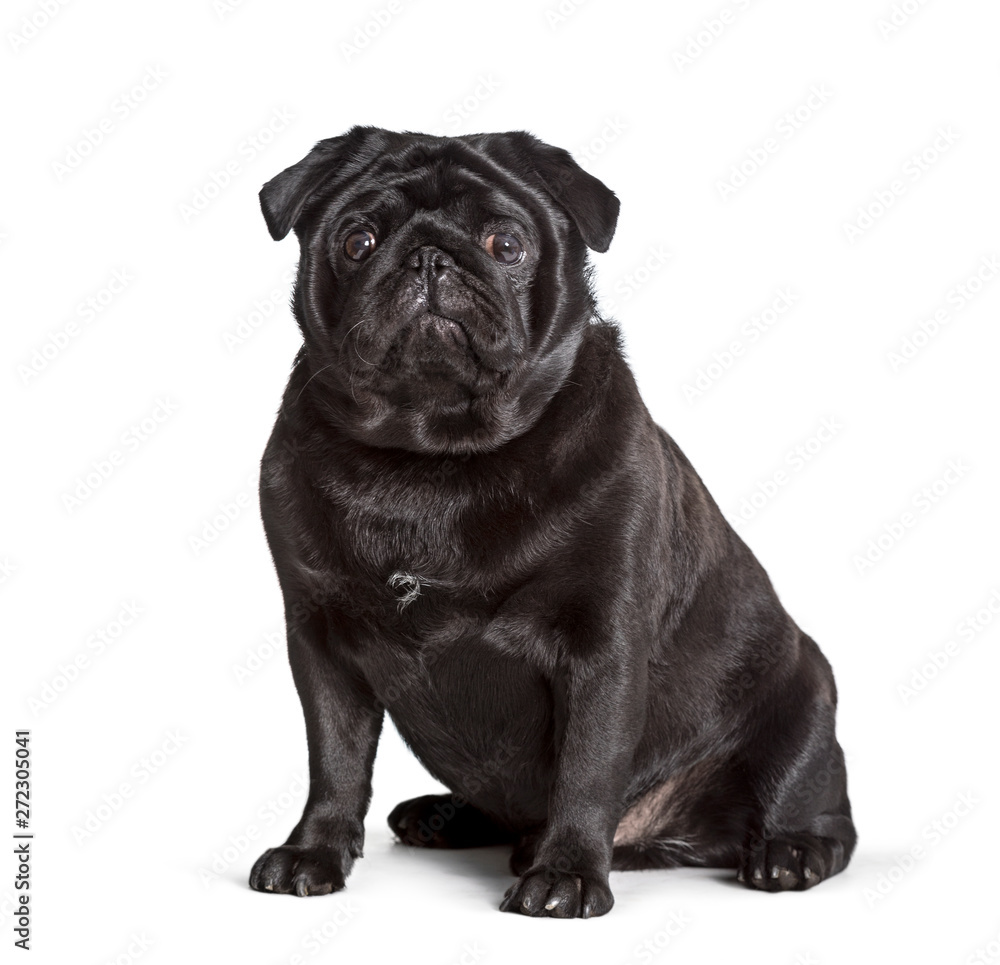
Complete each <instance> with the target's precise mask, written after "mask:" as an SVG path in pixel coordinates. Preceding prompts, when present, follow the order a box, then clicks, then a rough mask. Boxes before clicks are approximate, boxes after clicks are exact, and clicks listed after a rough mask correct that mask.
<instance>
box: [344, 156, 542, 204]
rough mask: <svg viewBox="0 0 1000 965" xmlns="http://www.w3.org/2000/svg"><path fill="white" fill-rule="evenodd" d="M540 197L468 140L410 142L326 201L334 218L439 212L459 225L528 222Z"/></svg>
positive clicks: (380, 158) (377, 160) (376, 161)
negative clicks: (432, 142)
mask: <svg viewBox="0 0 1000 965" xmlns="http://www.w3.org/2000/svg"><path fill="white" fill-rule="evenodd" d="M541 201H542V196H541V193H540V192H539V190H538V189H537V188H535V187H534V186H532V185H530V184H527V183H525V179H524V178H522V177H519V176H517V175H516V174H515V173H513V172H511V171H509V170H507V169H506V168H504V167H502V166H501V165H500V164H499V163H498V162H496V161H495V160H493V159H492V158H490V157H489V156H487V155H486V154H484V153H482V152H480V151H477V150H475V149H473V148H471V147H469V146H466V145H457V144H455V143H454V142H453V141H452V142H450V143H442V144H438V145H435V144H427V143H414V144H410V145H407V146H405V147H403V148H401V149H399V150H396V151H394V152H392V153H383V154H380V155H378V156H376V157H375V158H374V159H373V160H372V161H371V163H370V164H368V165H366V166H364V167H363V168H362V169H361V170H359V171H358V172H357V173H356V174H355V175H354V177H352V178H351V179H350V180H349V181H348V182H347V183H344V184H342V185H340V186H339V188H338V190H337V191H336V193H335V194H334V195H333V196H332V197H331V198H330V199H329V201H328V208H327V211H328V214H329V215H331V216H332V217H333V219H334V220H343V219H348V220H349V219H350V218H351V217H361V218H369V219H371V220H373V221H375V222H396V223H398V222H401V221H404V220H406V219H408V218H410V217H412V216H413V215H414V214H415V213H416V212H418V211H437V212H441V213H443V214H444V215H446V216H447V217H448V219H449V220H453V221H455V222H458V223H461V224H476V223H483V222H486V221H490V220H513V221H516V222H519V223H527V222H530V221H531V219H532V214H533V212H535V211H536V210H537V208H538V206H539V204H540V203H541Z"/></svg>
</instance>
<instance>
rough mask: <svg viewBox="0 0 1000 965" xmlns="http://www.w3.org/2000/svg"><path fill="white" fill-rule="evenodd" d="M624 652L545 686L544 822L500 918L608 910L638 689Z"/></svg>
mask: <svg viewBox="0 0 1000 965" xmlns="http://www.w3.org/2000/svg"><path fill="white" fill-rule="evenodd" d="M627 653H628V648H627V647H625V646H624V645H622V646H619V647H616V648H614V652H610V653H606V654H603V655H602V657H601V658H600V659H594V658H590V659H587V660H582V661H579V660H574V661H572V663H571V664H570V665H569V666H568V667H564V668H562V670H561V671H560V676H558V678H557V679H555V680H553V681H552V687H553V692H554V695H555V718H556V719H555V723H556V740H557V747H558V757H557V763H556V774H555V779H554V781H553V784H552V788H551V791H550V794H549V811H548V819H547V822H546V825H545V828H544V830H543V831H542V833H541V835H540V836H539V838H538V841H537V845H536V847H535V850H534V857H533V860H532V863H531V865H530V867H528V868H527V869H526V870H524V871H523V873H522V874H521V875H520V877H519V878H518V880H517V881H516V882H515V884H514V885H512V886H511V887H510V888H509V889H508V890H507V893H506V894H505V896H504V900H503V903H502V904H501V905H500V910H501V911H512V912H519V913H520V914H522V915H531V916H533V917H538V916H549V917H552V918H593V917H596V916H598V915H604V914H607V913H608V912H609V911H610V910H611V906H612V905H613V904H614V896H613V895H612V894H611V888H610V886H609V884H608V873H609V872H610V870H611V855H612V841H613V839H614V834H615V829H616V827H617V825H618V820H619V818H620V816H621V806H622V799H623V795H624V792H625V788H626V785H627V782H628V775H629V768H630V766H631V763H632V758H633V755H634V753H635V748H636V746H637V744H638V742H639V738H640V736H641V731H642V725H643V715H644V708H645V684H644V681H643V679H642V678H641V676H640V674H638V673H637V672H635V670H634V669H633V668H631V667H630V666H629V661H628V659H627V657H626V656H625V655H624V654H627Z"/></svg>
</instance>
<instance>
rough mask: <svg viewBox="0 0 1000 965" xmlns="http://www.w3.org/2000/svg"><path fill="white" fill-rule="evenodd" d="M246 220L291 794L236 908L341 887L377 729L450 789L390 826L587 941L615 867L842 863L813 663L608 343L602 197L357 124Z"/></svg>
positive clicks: (840, 775)
mask: <svg viewBox="0 0 1000 965" xmlns="http://www.w3.org/2000/svg"><path fill="white" fill-rule="evenodd" d="M260 199H261V205H262V207H263V211H264V217H265V219H266V221H267V226H268V228H269V229H270V232H271V235H272V236H273V237H274V238H275V239H281V238H284V237H285V236H286V235H287V234H288V232H289V231H290V230H291V229H293V228H294V229H295V232H296V234H297V235H298V238H299V242H300V245H301V260H300V262H299V266H298V278H297V281H296V285H295V292H294V296H293V306H294V313H295V317H296V319H297V320H298V323H299V325H300V326H301V328H302V334H303V338H304V344H303V346H302V349H301V351H300V352H299V354H298V356H297V357H296V359H295V363H294V366H293V369H292V374H291V378H290V380H289V383H288V388H287V390H286V392H285V395H284V399H283V402H282V405H281V409H280V412H279V413H278V418H277V423H276V425H275V427H274V432H273V434H272V436H271V439H270V442H269V443H268V446H267V450H266V452H265V454H264V458H263V462H262V465H261V483H260V500H261V511H262V514H263V518H264V524H265V529H266V532H267V538H268V542H269V544H270V548H271V552H272V555H273V557H274V563H275V566H276V568H277V572H278V578H279V580H280V583H281V590H282V594H283V597H284V604H285V616H286V621H287V634H288V652H289V658H290V661H291V666H292V673H293V676H294V679H295V685H296V687H297V689H298V692H299V696H300V698H301V700H302V706H303V710H304V713H305V721H306V732H307V735H308V742H309V772H310V788H309V795H308V800H307V801H306V805H305V810H304V813H303V815H302V819H301V820H300V821H299V823H298V824H297V825H296V827H295V829H294V830H293V831H292V833H291V835H290V836H289V838H288V840H287V841H286V842H285V844H284V845H282V846H281V847H277V848H271V849H270V850H268V851H266V852H265V853H264V854H263V855H262V856H261V857H260V858H259V859H258V861H257V862H256V864H255V865H254V867H253V871H252V872H251V875H250V885H251V887H253V888H255V889H257V890H260V891H275V892H283V893H294V894H297V895H320V894H326V893H328V892H331V891H335V890H337V889H339V888H343V887H344V879H345V878H346V877H347V874H348V872H349V871H350V870H351V866H352V864H353V863H354V860H355V859H356V858H358V857H360V855H361V850H362V844H363V841H364V818H365V813H366V811H367V809H368V804H369V801H370V797H371V774H372V762H373V760H374V757H375V748H376V744H377V743H378V739H379V732H380V729H381V726H382V717H383V714H384V713H385V712H388V713H389V715H390V716H391V717H392V719H393V721H394V722H395V724H396V727H397V728H398V730H399V732H400V734H402V736H403V738H404V739H405V740H406V742H407V743H408V744H409V746H410V747H411V748H412V749H413V751H414V753H415V754H416V755H417V757H419V759H420V760H421V761H422V762H423V763H424V765H425V766H426V767H427V769H428V770H429V771H430V772H431V774H433V775H434V777H436V778H437V779H438V780H439V781H441V782H442V783H443V784H444V785H446V786H447V787H448V788H450V789H451V793H450V794H444V795H429V796H424V797H419V798H415V799H414V800H411V801H405V802H403V803H402V804H400V805H399V806H398V807H396V809H395V810H394V811H393V812H392V814H390V815H389V825H390V827H391V828H392V830H393V831H394V832H395V834H396V835H397V836H398V838H399V840H400V841H402V842H403V843H404V844H409V845H416V846H423V847H436V848H462V847H474V846H477V845H491V844H497V843H505V842H507V843H510V844H511V845H513V856H512V858H511V868H512V870H513V873H514V874H515V875H516V876H517V881H516V883H515V884H514V885H513V886H512V887H511V888H510V889H509V890H508V891H507V894H506V896H505V897H504V900H503V903H502V904H501V906H500V907H501V909H502V910H504V911H515V912H521V913H522V914H526V915H549V916H552V917H555V918H572V917H584V918H587V917H590V916H594V915H603V914H605V913H606V912H607V911H608V910H609V909H610V908H611V906H612V904H613V898H612V895H611V891H610V889H609V887H608V872H609V871H610V870H611V869H612V868H614V869H629V868H666V867H672V866H677V865H697V866H703V867H721V868H735V869H737V878H738V879H739V880H740V881H742V882H744V883H745V885H746V886H747V887H748V888H756V889H760V890H763V891H784V890H788V889H804V888H810V887H812V886H813V885H815V884H817V883H818V882H820V881H822V880H823V879H824V878H828V877H829V876H830V875H834V874H836V873H837V872H838V871H840V870H842V869H843V868H844V866H845V865H846V864H847V861H848V859H849V858H850V856H851V852H852V850H853V848H854V844H855V831H854V825H853V823H852V821H851V808H850V804H849V803H848V799H847V785H846V776H845V770H844V757H843V753H842V751H841V749H840V746H839V745H838V744H837V740H836V737H835V734H834V711H835V707H836V701H837V697H836V690H835V687H834V681H833V675H832V673H831V670H830V666H829V664H828V663H827V661H826V659H825V658H824V657H823V655H822V654H821V653H820V651H819V649H818V647H817V646H816V644H815V643H814V642H813V641H812V640H811V639H810V638H809V637H808V636H807V635H806V634H805V633H803V632H802V631H801V630H800V629H799V628H798V627H797V626H796V625H795V623H794V622H793V621H792V619H791V617H789V616H788V614H787V613H785V611H784V610H783V609H782V606H781V604H780V603H779V602H778V598H777V596H776V595H775V591H774V589H773V588H772V586H771V583H770V581H769V580H768V577H767V575H766V574H765V572H764V570H763V568H762V567H761V566H760V564H759V563H758V562H757V560H756V559H755V558H754V556H753V555H752V554H751V552H750V550H749V549H747V547H746V545H745V544H744V543H743V541H742V540H741V539H740V538H739V536H737V535H736V533H735V532H734V531H733V530H732V529H731V528H730V527H729V525H728V524H727V523H726V521H725V519H723V516H722V514H721V512H720V511H719V508H718V506H717V505H716V503H715V502H714V501H713V499H712V497H711V496H710V495H709V494H708V492H707V491H706V489H705V486H704V484H703V483H702V481H701V479H700V478H699V477H698V475H697V473H696V472H695V470H694V469H693V468H692V467H691V464H690V463H689V462H688V461H687V459H685V457H684V455H683V454H682V453H681V451H680V450H679V449H678V447H677V445H676V444H675V443H674V441H673V440H672V439H671V438H670V437H669V436H668V435H667V434H666V433H665V432H664V431H663V430H662V429H661V428H660V427H659V426H657V425H656V423H655V422H654V421H653V419H652V417H651V416H650V414H649V412H648V411H647V410H646V407H645V405H643V402H642V399H641V398H640V397H639V393H638V391H637V389H636V385H635V381H634V380H633V377H632V374H631V372H630V370H629V367H628V365H627V364H626V362H625V359H624V358H623V355H622V349H621V346H620V341H619V335H618V331H617V329H616V328H615V327H614V326H613V325H612V324H610V323H608V322H606V321H603V320H602V319H601V318H599V317H598V313H597V311H596V308H595V300H594V296H593V293H592V290H591V287H590V284H589V269H588V261H587V248H588V247H589V248H592V249H594V250H595V251H606V250H607V248H608V246H609V244H610V243H611V238H612V235H613V234H614V230H615V223H616V220H617V216H618V199H617V198H616V197H615V195H614V194H613V193H612V192H611V191H610V190H609V189H608V188H607V187H605V186H604V185H603V184H602V183H601V182H600V181H598V180H597V179H596V178H594V177H592V176H591V175H589V174H587V173H586V172H584V171H583V170H582V169H581V168H580V167H579V166H578V165H577V164H576V163H575V162H574V161H573V159H572V158H571V157H570V155H569V154H568V153H567V152H566V151H563V150H560V149H558V148H554V147H551V146H549V145H548V144H544V143H542V142H541V141H539V140H537V139H536V138H534V137H532V136H531V135H529V134H527V133H524V132H511V133H506V134H477V135H469V136H465V137H432V136H427V135H421V134H399V133H393V132H390V131H385V130H379V129H377V128H372V127H355V128H353V129H352V130H350V131H348V132H347V133H346V134H345V135H343V136H341V137H335V138H330V139H328V140H324V141H320V142H319V143H318V144H317V145H316V146H315V147H314V148H313V150H312V151H311V152H310V153H309V154H308V155H307V156H306V157H305V158H303V160H301V161H300V162H299V163H298V164H295V165H293V166H292V167H290V168H288V169H287V170H285V171H283V172H282V173H281V174H279V175H278V176H277V177H275V178H274V179H273V180H271V181H269V182H268V183H267V184H266V185H265V186H264V188H263V190H262V191H261V194H260Z"/></svg>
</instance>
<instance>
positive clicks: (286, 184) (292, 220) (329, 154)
mask: <svg viewBox="0 0 1000 965" xmlns="http://www.w3.org/2000/svg"><path fill="white" fill-rule="evenodd" d="M373 130H375V128H370V127H352V128H351V129H350V130H349V131H348V132H347V133H346V134H341V135H340V136H339V137H328V138H326V139H325V140H323V141H319V142H317V144H316V146H315V147H314V148H313V149H312V150H311V151H310V152H309V153H308V154H307V155H306V156H305V157H304V158H303V159H302V160H301V161H299V162H298V163H297V164H293V165H292V166H291V167H290V168H285V170H284V171H282V172H281V174H277V175H275V176H274V177H273V178H271V180H270V181H268V182H267V184H265V185H264V187H263V188H261V191H260V208H261V211H263V212H264V220H265V221H266V222H267V230H268V231H270V232H271V237H272V238H273V239H274V240H275V241H281V239H282V238H284V237H285V236H286V235H287V234H288V232H289V231H291V230H292V228H294V227H295V224H296V222H297V221H298V220H299V217H300V216H301V214H302V211H303V209H304V208H305V206H306V203H307V202H308V201H309V199H310V198H311V197H313V195H315V194H316V193H317V192H318V191H319V190H320V189H321V188H324V187H327V186H330V185H332V184H333V183H334V182H335V181H336V180H337V179H339V178H342V177H344V176H346V173H347V171H346V168H347V166H348V161H349V160H350V159H351V158H352V157H354V156H355V155H356V153H357V151H358V148H359V147H360V146H361V143H362V142H363V141H364V140H365V139H366V137H367V135H368V134H369V133H370V132H371V131H373Z"/></svg>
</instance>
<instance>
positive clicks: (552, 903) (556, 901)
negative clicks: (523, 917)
mask: <svg viewBox="0 0 1000 965" xmlns="http://www.w3.org/2000/svg"><path fill="white" fill-rule="evenodd" d="M558 904H559V899H558V898H553V899H552V901H550V902H548V903H547V904H546V905H545V910H546V911H552V909H553V908H555V907H556V905H558Z"/></svg>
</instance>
